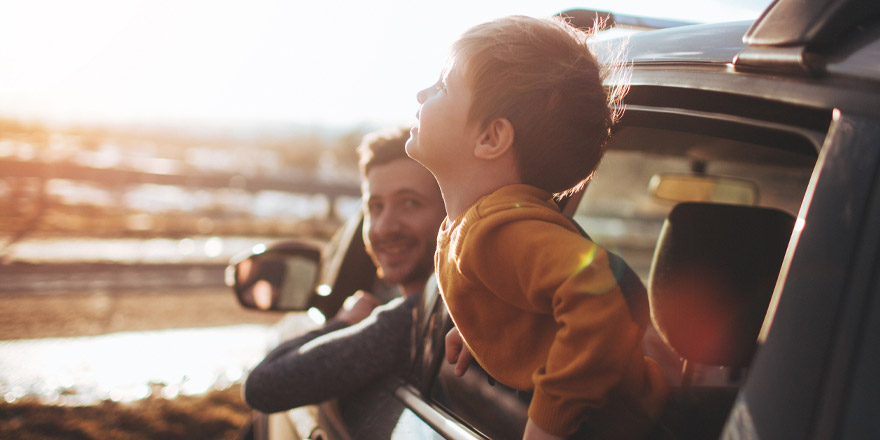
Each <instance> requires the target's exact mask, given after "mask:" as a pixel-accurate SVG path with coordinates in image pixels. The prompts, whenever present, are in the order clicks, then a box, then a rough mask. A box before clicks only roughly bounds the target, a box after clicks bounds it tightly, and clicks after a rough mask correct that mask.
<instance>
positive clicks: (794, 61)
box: [734, 0, 880, 75]
mask: <svg viewBox="0 0 880 440" xmlns="http://www.w3.org/2000/svg"><path fill="white" fill-rule="evenodd" d="M877 18H880V1H878V0H775V1H774V2H773V3H772V4H771V5H770V6H769V7H768V8H767V9H766V10H765V11H764V13H763V14H762V15H761V17H759V18H758V19H757V20H756V21H755V23H754V24H753V25H752V27H751V28H750V29H749V30H748V32H746V34H745V35H744V36H743V42H744V43H746V44H747V45H748V47H747V48H746V49H745V50H743V51H742V52H740V54H739V55H738V56H737V57H736V59H735V60H734V65H735V66H737V67H746V68H750V67H756V68H771V69H774V70H786V71H790V72H792V73H795V72H797V73H801V74H804V73H806V74H813V75H820V74H822V73H823V63H824V59H823V57H822V56H821V53H822V52H823V51H828V50H829V49H831V48H833V47H834V46H835V45H836V44H837V43H838V42H840V41H841V40H842V39H843V38H845V37H846V36H848V35H849V34H851V33H852V32H854V31H856V30H858V29H859V27H860V26H861V25H864V24H867V23H869V22H870V21H872V20H875V19H877Z"/></svg>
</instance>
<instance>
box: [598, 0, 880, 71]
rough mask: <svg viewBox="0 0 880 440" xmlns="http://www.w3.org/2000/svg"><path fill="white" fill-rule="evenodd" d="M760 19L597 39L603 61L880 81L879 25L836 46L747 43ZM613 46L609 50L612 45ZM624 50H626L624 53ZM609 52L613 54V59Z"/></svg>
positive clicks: (865, 28)
mask: <svg viewBox="0 0 880 440" xmlns="http://www.w3.org/2000/svg"><path fill="white" fill-rule="evenodd" d="M878 4H880V2H878ZM754 28H755V22H751V21H738V22H729V23H711V24H700V25H691V26H680V27H673V28H668V29H659V30H653V31H645V32H638V33H634V34H629V35H622V36H611V37H607V38H601V37H600V38H598V39H597V41H596V42H595V44H596V46H597V47H603V49H601V50H597V55H599V57H600V59H601V61H602V62H603V63H606V62H609V61H612V58H614V57H619V56H622V57H623V59H624V60H626V61H628V62H630V63H632V64H633V65H645V64H647V65H650V64H657V63H661V64H678V63H680V64H704V65H705V64H714V65H730V66H731V67H733V68H735V69H736V70H742V71H749V70H751V71H761V72H764V73H768V74H781V75H785V76H790V75H794V76H803V77H815V78H821V77H845V78H849V79H856V80H860V81H867V82H869V83H875V84H874V86H877V85H880V69H878V66H880V24H878V23H874V24H872V25H858V26H856V27H854V28H853V29H852V30H851V31H850V32H848V33H846V34H845V35H844V36H842V37H841V38H839V39H838V40H837V41H836V43H835V44H834V45H833V46H824V47H821V48H818V49H817V48H814V47H809V46H804V45H796V46H778V47H776V46H765V45H759V44H747V42H748V41H750V40H749V38H748V34H749V32H751V30H752V29H754ZM609 49H610V50H609ZM621 50H622V53H621ZM609 57H610V58H609Z"/></svg>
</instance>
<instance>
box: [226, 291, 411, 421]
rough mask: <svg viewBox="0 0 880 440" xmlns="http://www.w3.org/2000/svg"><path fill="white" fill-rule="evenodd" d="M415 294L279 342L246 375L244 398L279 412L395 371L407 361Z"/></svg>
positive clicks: (348, 390)
mask: <svg viewBox="0 0 880 440" xmlns="http://www.w3.org/2000/svg"><path fill="white" fill-rule="evenodd" d="M418 297H419V295H411V296H410V297H408V298H406V299H404V298H399V299H395V300H392V301H391V302H389V303H388V304H386V305H384V306H381V307H377V308H376V309H375V310H374V311H373V313H372V314H371V315H370V316H369V317H368V318H366V319H364V320H363V321H361V322H359V323H358V324H356V325H353V326H350V327H347V328H342V329H336V330H332V331H329V332H326V334H320V333H321V332H322V331H323V330H324V329H321V330H318V331H316V332H312V333H309V334H307V335H304V336H302V337H300V338H296V339H293V340H290V341H288V342H285V343H284V344H281V345H279V346H278V347H277V348H276V349H275V350H273V351H272V352H271V353H270V354H269V355H268V356H267V357H266V359H264V360H263V361H262V362H260V364H259V365H257V366H256V367H255V368H254V369H253V371H251V373H250V374H249V375H248V377H247V379H246V380H245V383H244V391H243V393H244V398H245V401H246V402H247V404H248V405H250V406H251V407H252V408H254V409H256V410H259V411H262V412H265V413H273V412H278V411H284V410H288V409H291V408H296V407H299V406H302V405H308V404H314V403H318V402H321V401H324V400H327V399H332V398H337V397H341V396H343V395H345V394H348V393H351V392H353V391H356V390H358V389H360V388H362V387H363V386H365V385H368V384H370V383H373V382H374V381H375V380H376V379H378V378H380V377H382V376H385V375H387V374H388V373H394V372H398V371H400V369H401V368H403V367H404V366H405V365H406V363H407V362H408V360H409V350H410V344H409V339H410V333H411V330H412V325H413V318H412V308H413V307H414V306H415V305H416V304H417V303H418ZM316 333H317V334H316ZM310 336H311V338H310ZM316 336H317V337H316Z"/></svg>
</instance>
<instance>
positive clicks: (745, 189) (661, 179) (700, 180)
mask: <svg viewBox="0 0 880 440" xmlns="http://www.w3.org/2000/svg"><path fill="white" fill-rule="evenodd" d="M648 190H649V191H650V193H651V194H652V195H653V196H654V197H656V198H658V199H663V200H670V201H673V202H677V203H680V202H712V203H727V204H732V205H755V204H757V203H758V186H757V185H756V184H755V183H754V182H751V181H748V180H742V179H733V178H729V177H719V176H709V175H704V174H655V175H653V176H651V181H650V183H649V184H648Z"/></svg>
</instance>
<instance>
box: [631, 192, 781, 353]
mask: <svg viewBox="0 0 880 440" xmlns="http://www.w3.org/2000/svg"><path fill="white" fill-rule="evenodd" d="M794 223H795V219H794V217H793V216H792V215H791V214H788V213H787V212H784V211H780V210H776V209H771V208H762V207H754V206H735V205H722V204H713V203H681V204H679V205H677V206H675V208H673V209H672V211H671V212H670V213H669V215H668V216H667V218H666V222H665V223H664V225H663V230H662V232H661V233H660V238H659V239H658V241H657V248H656V250H655V253H654V260H653V262H652V264H651V275H650V280H649V283H648V284H649V286H648V296H649V301H650V305H651V317H652V319H653V320H654V325H655V326H656V327H657V330H658V332H659V333H660V335H661V336H662V337H663V339H665V340H666V342H667V343H668V344H669V345H671V346H672V347H673V348H674V349H675V350H676V351H677V352H678V353H679V354H680V355H681V356H683V357H684V358H685V359H687V360H690V361H695V362H699V363H704V364H711V365H724V366H746V365H748V363H749V361H750V359H751V357H752V354H753V353H754V350H755V346H756V341H757V337H758V332H759V331H760V329H761V325H762V323H763V322H764V315H765V314H766V311H767V306H768V304H769V302H770V297H771V296H772V294H773V289H774V286H775V284H776V278H777V277H778V275H779V269H780V267H781V265H782V259H783V257H784V256H785V250H786V248H787V247H788V242H789V239H790V238H791V233H792V229H793V228H794Z"/></svg>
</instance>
